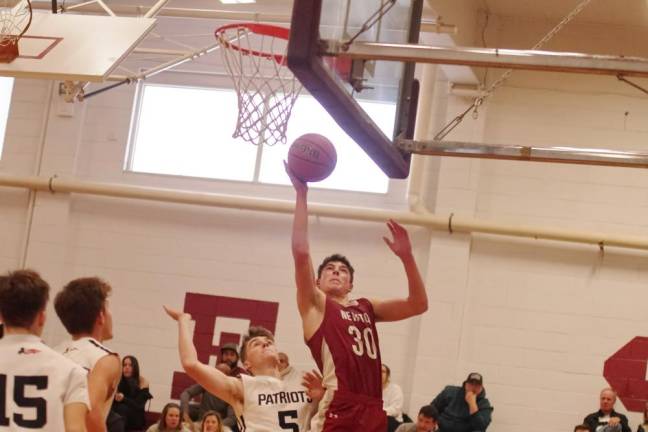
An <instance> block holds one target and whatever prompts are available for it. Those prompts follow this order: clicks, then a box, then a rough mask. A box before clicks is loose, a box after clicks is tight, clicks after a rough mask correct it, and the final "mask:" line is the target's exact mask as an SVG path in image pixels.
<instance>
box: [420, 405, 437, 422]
mask: <svg viewBox="0 0 648 432" xmlns="http://www.w3.org/2000/svg"><path fill="white" fill-rule="evenodd" d="M419 415H422V416H423V417H427V418H431V419H434V420H437V419H438V418H439V411H437V409H436V408H435V407H434V405H423V406H422V407H421V409H420V410H419Z"/></svg>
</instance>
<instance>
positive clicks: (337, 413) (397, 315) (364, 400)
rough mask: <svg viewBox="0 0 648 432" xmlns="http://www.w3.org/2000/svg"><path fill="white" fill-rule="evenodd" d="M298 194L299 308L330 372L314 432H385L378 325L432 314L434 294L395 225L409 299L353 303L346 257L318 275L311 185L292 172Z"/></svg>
mask: <svg viewBox="0 0 648 432" xmlns="http://www.w3.org/2000/svg"><path fill="white" fill-rule="evenodd" d="M286 171H287V172H288V175H289V176H290V179H291V181H292V184H293V186H294V188H295V191H296V203H295V214H294V219H293V233H292V252H293V259H294V262H295V280H296V285H297V307H298V309H299V313H300V315H301V318H302V324H303V330H304V338H305V340H306V343H307V345H308V347H309V348H310V350H311V353H312V355H313V358H314V359H315V362H316V363H317V365H318V367H319V368H320V370H321V371H322V375H323V377H324V382H323V385H324V387H325V388H326V393H325V395H324V398H323V399H322V401H321V402H320V405H319V408H318V412H317V414H316V417H315V418H314V419H313V422H312V424H311V427H312V430H313V431H317V432H319V431H321V430H323V431H327V432H329V431H340V432H342V431H356V430H358V431H359V430H362V431H364V432H374V431H375V432H383V431H385V430H386V429H387V417H386V415H385V412H384V411H383V409H382V386H381V359H380V347H379V344H378V333H377V332H376V326H375V323H376V322H377V321H398V320H402V319H406V318H409V317H412V316H415V315H419V314H422V313H423V312H425V311H426V310H427V304H428V301H427V294H426V292H425V286H424V284H423V280H422V279H421V275H420V273H419V270H418V267H417V265H416V262H415V260H414V256H413V255H412V246H411V243H410V240H409V236H408V234H407V231H406V230H405V228H403V227H402V226H401V225H399V224H398V223H396V222H395V221H393V220H390V221H388V222H387V227H388V228H389V231H390V232H391V234H392V236H393V240H390V239H388V238H387V237H383V239H384V240H385V243H386V244H387V246H388V247H389V248H390V249H391V251H392V252H393V253H394V254H395V255H396V256H397V257H398V258H400V260H401V261H402V263H403V266H404V268H405V274H406V276H407V281H408V285H409V295H408V297H407V298H403V299H393V300H375V299H371V300H368V299H365V298H359V299H355V300H352V299H351V298H350V297H349V294H350V292H351V289H352V288H353V267H352V266H351V264H350V263H349V261H348V260H347V259H346V258H345V257H344V256H342V255H337V254H336V255H331V256H329V257H327V258H326V259H324V261H323V262H322V264H321V265H320V266H319V268H318V271H317V277H316V276H315V274H314V273H313V264H312V261H311V256H310V248H309V242H308V206H307V195H308V186H307V185H306V183H304V182H302V181H301V180H299V179H298V178H296V177H295V176H294V175H293V174H292V173H291V172H290V169H289V168H288V167H287V166H286Z"/></svg>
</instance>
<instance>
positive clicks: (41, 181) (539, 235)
mask: <svg viewBox="0 0 648 432" xmlns="http://www.w3.org/2000/svg"><path fill="white" fill-rule="evenodd" d="M0 186H8V187H19V188H28V189H33V190H40V191H50V192H52V193H81V194H89V195H99V196H108V197H119V198H135V199H143V200H149V201H161V202H169V203H180V204H194V205H203V206H212V207H222V208H233V209H239V210H253V211H264V212H272V213H288V214H290V213H293V211H294V203H293V202H292V201H283V200H271V199H264V198H249V197H242V196H234V195H219V194H212V193H204V192H189V191H180V190H172V189H159V188H150V187H142V186H131V185H121V184H111V183H99V182H90V181H81V180H66V179H62V178H59V177H50V178H45V177H19V176H11V175H8V174H0ZM309 213H310V214H311V215H313V216H325V217H332V218H340V219H351V220H363V221H372V222H384V221H385V220H387V219H390V218H392V219H395V220H398V221H399V222H401V223H403V224H407V225H418V226H423V227H428V228H433V229H439V230H448V231H450V232H463V233H485V234H497V235H505V236H514V237H527V238H534V239H546V240H558V241H565V242H575V243H585V244H592V245H597V246H599V247H603V246H616V247H624V248H632V249H641V250H648V238H646V237H638V236H629V235H614V234H602V233H600V232H586V231H572V230H566V229H556V228H548V227H538V226H527V225H511V224H507V225H504V224H499V223H496V222H487V221H481V220H478V219H474V218H469V217H462V216H458V215H450V216H439V215H435V214H415V213H410V212H396V211H387V210H379V209H370V208H359V207H346V206H335V205H325V204H315V203H312V204H309Z"/></svg>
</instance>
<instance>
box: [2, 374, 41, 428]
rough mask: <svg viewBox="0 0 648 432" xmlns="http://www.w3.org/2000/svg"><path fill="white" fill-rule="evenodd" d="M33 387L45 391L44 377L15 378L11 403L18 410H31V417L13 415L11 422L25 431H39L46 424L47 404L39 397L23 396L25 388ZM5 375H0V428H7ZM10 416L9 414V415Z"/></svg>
mask: <svg viewBox="0 0 648 432" xmlns="http://www.w3.org/2000/svg"><path fill="white" fill-rule="evenodd" d="M28 386H30V387H35V388H36V390H45V389H47V377H46V376H15V377H14V386H13V388H14V390H13V401H14V403H15V404H16V405H17V406H18V407H20V408H31V409H33V410H34V415H33V416H25V415H23V414H18V413H14V414H13V416H12V417H13V422H14V423H15V424H16V426H20V427H23V428H27V429H41V428H42V427H43V426H45V424H47V402H46V401H45V399H43V398H39V397H27V396H25V393H26V391H25V390H26V389H27V387H28ZM7 399H8V395H7V375H4V374H0V426H9V421H10V419H9V417H8V413H7ZM9 414H10V413H9Z"/></svg>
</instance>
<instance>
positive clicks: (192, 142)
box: [131, 85, 257, 181]
mask: <svg viewBox="0 0 648 432" xmlns="http://www.w3.org/2000/svg"><path fill="white" fill-rule="evenodd" d="M143 92H144V93H143V95H142V99H141V102H140V103H141V108H140V117H139V121H138V123H137V130H136V135H135V137H134V154H133V158H132V166H131V169H132V170H133V171H139V172H147V173H155V174H173V175H183V176H191V177H207V178H217V179H227V180H247V181H252V180H253V179H254V165H255V162H256V154H257V147H256V146H255V145H253V144H249V143H246V142H245V141H243V140H242V139H240V138H238V139H234V138H232V132H233V131H234V126H235V125H236V115H237V112H236V106H237V99H236V94H235V93H234V92H232V91H229V90H209V89H203V88H188V87H173V86H160V85H144V87H143Z"/></svg>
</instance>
